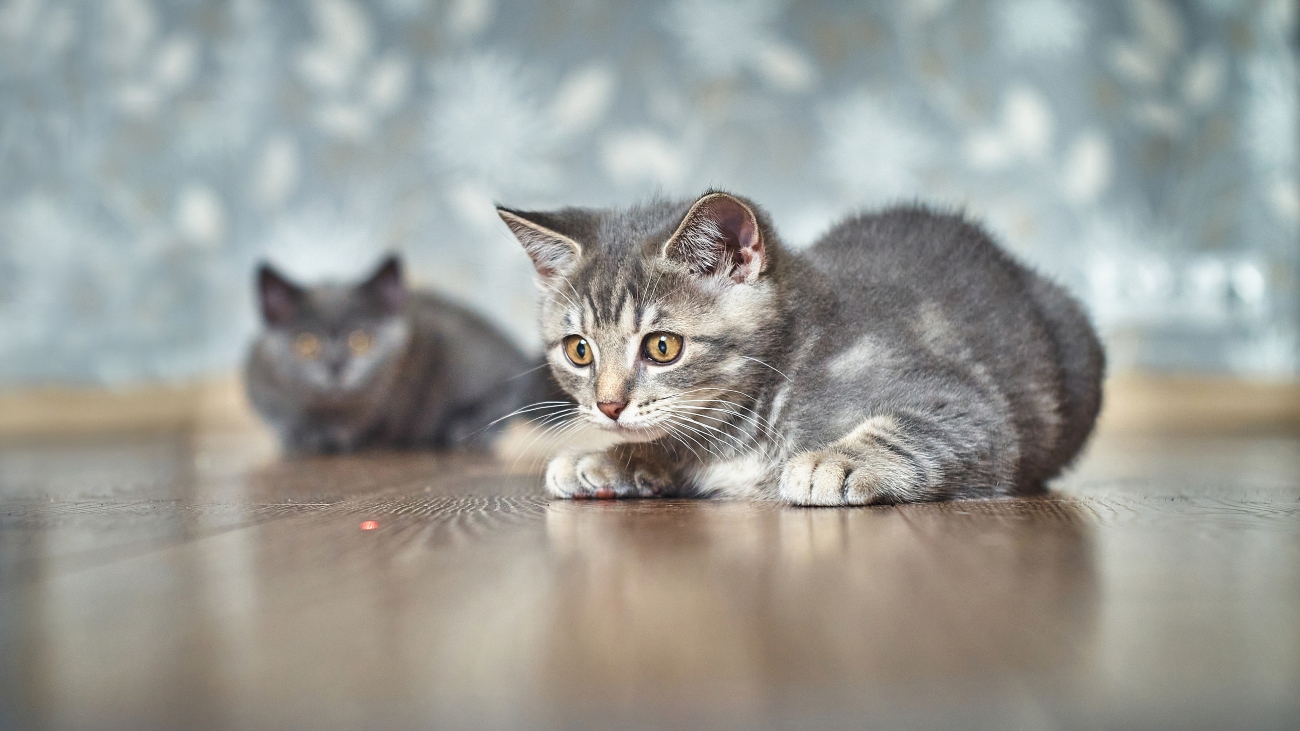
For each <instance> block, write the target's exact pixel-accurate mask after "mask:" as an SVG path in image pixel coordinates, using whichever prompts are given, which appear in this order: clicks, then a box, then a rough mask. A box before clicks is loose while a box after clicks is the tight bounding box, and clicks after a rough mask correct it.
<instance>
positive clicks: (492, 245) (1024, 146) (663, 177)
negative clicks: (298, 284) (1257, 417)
mask: <svg viewBox="0 0 1300 731" xmlns="http://www.w3.org/2000/svg"><path fill="white" fill-rule="evenodd" d="M1297 15H1298V12H1297V3H1296V2H1294V1H1292V0H1196V1H1194V2H1193V1H1191V0H1188V1H1186V2H1172V1H1170V0H1109V1H1106V2H1083V1H1082V0H974V1H969V2H966V1H960V0H906V1H904V0H891V1H888V2H870V3H868V2H832V1H822V2H807V1H801V2H798V3H795V2H781V1H780V0H695V1H686V0H681V1H678V2H667V3H642V2H628V1H625V2H597V1H595V0H551V1H548V2H534V1H531V0H529V1H524V0H451V1H439V0H375V1H374V2H362V1H361V0H281V1H277V2H271V1H269V0H228V1H220V2H219V1H216V0H213V1H211V2H208V1H200V0H189V1H187V0H170V1H167V2H164V1H162V0H102V1H101V0H83V1H78V0H3V3H2V4H0V386H4V387H19V386H26V385H49V384H108V385H115V386H119V385H130V384H141V383H151V382H181V381H186V380H191V379H196V378H202V377H207V376H210V375H215V374H221V373H227V372H230V371H231V370H232V369H234V368H235V367H236V366H237V365H238V364H239V362H240V360H241V359H242V352H243V347H244V345H245V344H246V342H247V341H248V339H249V338H250V336H251V334H252V333H253V332H254V331H255V328H256V320H255V314H254V307H253V301H252V293H251V270H252V267H253V266H254V264H255V262H257V261H258V260H260V259H262V258H264V257H269V258H270V259H272V260H273V261H275V262H278V263H279V264H281V265H282V266H283V267H284V268H285V269H286V270H287V271H288V272H289V273H291V274H293V275H296V276H298V277H302V278H307V279H314V278H320V277H352V276H358V275H360V274H361V273H362V272H363V271H364V270H365V269H366V268H368V267H369V266H371V265H372V264H373V262H374V261H375V260H376V259H377V258H378V256H379V255H380V253H381V252H382V251H385V250H396V251H400V252H402V253H403V254H404V255H405V256H406V258H407V261H408V263H409V265H410V271H411V273H412V275H413V277H414V278H415V279H416V280H417V281H419V282H421V283H424V284H427V285H430V286H432V287H435V288H437V289H439V290H440V291H442V292H444V293H446V294H447V295H449V296H451V297H454V298H456V299H458V300H461V301H464V302H467V303H470V304H472V305H474V306H476V307H478V308H480V309H482V310H483V311H485V312H487V313H488V314H489V315H490V316H491V317H492V318H493V319H494V320H495V321H497V322H498V323H500V324H501V325H503V326H504V327H506V328H507V329H509V330H510V331H511V332H512V333H513V334H514V335H515V336H516V337H517V338H518V340H519V341H520V342H521V343H524V344H532V343H533V342H534V339H533V335H532V329H533V322H534V311H533V302H534V297H533V289H532V287H531V285H530V282H529V280H530V277H531V269H530V266H529V264H528V261H527V259H526V257H525V256H523V254H522V253H521V252H520V251H519V250H518V248H517V245H516V244H515V243H514V241H513V240H512V239H510V238H509V235H508V233H507V232H506V230H505V228H504V227H503V226H502V225H501V224H500V223H499V222H498V220H497V219H496V217H495V215H494V213H493V208H492V202H493V201H494V200H496V201H501V202H505V203H509V204H511V205H514V206H522V207H540V206H555V205H562V204H579V205H608V204H623V203H628V202H631V201H634V200H636V199H638V198H642V197H644V196H647V195H650V194H653V193H656V192H661V193H664V194H668V195H674V196H676V195H682V196H688V195H694V194H698V193H699V192H701V191H702V190H703V189H705V188H706V187H708V186H722V187H726V188H728V189H731V190H734V191H737V192H741V193H744V194H747V195H749V196H752V197H754V198H756V199H758V200H759V201H761V202H762V203H763V204H764V205H766V206H767V207H768V208H769V209H770V211H771V213H772V214H773V217H774V219H775V221H776V223H777V225H778V228H779V229H780V230H781V232H782V234H783V236H784V237H785V238H786V240H787V241H788V242H790V243H792V244H794V245H804V244H807V243H808V242H810V241H812V240H813V239H814V238H815V237H816V236H817V235H818V233H819V232H820V231H822V230H824V229H825V228H826V226H827V225H828V224H829V223H831V222H832V221H834V220H835V219H836V218H838V217H840V216H842V215H844V214H846V213H848V212H850V211H852V210H855V209H859V208H862V207H870V206H876V205H880V204H883V203H888V202H891V201H910V200H916V199H919V200H922V201H926V202H931V203H934V204H936V205H940V206H944V207H961V208H964V209H966V210H967V211H969V212H970V213H971V214H972V215H974V216H977V217H979V218H980V219H982V220H984V221H986V222H987V225H988V226H989V228H991V229H992V230H993V231H994V232H995V233H996V234H997V235H998V236H1000V237H1001V239H1002V240H1003V241H1004V242H1005V243H1006V244H1007V246H1008V247H1009V248H1010V249H1012V250H1013V251H1015V252H1016V253H1017V254H1019V255H1020V256H1022V257H1023V258H1025V259H1027V260H1029V261H1031V262H1033V263H1034V264H1036V265H1037V266H1039V267H1040V268H1042V269H1043V270H1045V271H1047V272H1049V273H1051V274H1052V275H1054V276H1056V277H1057V278H1059V279H1060V280H1062V281H1064V282H1066V283H1068V284H1069V285H1070V286H1071V287H1073V288H1074V290H1075V291H1076V292H1078V293H1079V294H1080V295H1081V296H1082V297H1083V298H1084V299H1085V300H1086V301H1087V302H1088V304H1089V305H1090V306H1091V308H1092V312H1093V314H1094V317H1095V319H1096V320H1097V322H1098V324H1099V325H1100V326H1101V327H1102V329H1103V330H1104V332H1105V334H1106V337H1107V339H1108V341H1109V343H1110V347H1111V352H1112V362H1113V363H1114V364H1115V365H1116V367H1117V368H1119V369H1123V368H1134V367H1141V368H1147V369H1165V370H1177V371H1200V372H1212V373H1225V374H1240V375H1248V376H1275V377H1276V376H1291V375H1295V374H1296V373H1297V370H1298V369H1300V327H1298V326H1300V290H1298V286H1297V270H1298V268H1300V170H1298V168H1300V165H1298V163H1300V154H1298V152H1297V140H1298V138H1300V114H1298V111H1297V110H1298V108H1300V81H1298V80H1297Z"/></svg>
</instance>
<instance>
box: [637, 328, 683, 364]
mask: <svg viewBox="0 0 1300 731" xmlns="http://www.w3.org/2000/svg"><path fill="white" fill-rule="evenodd" d="M641 350H643V351H644V352H645V357H647V358H649V359H650V360H652V361H654V362H656V363H660V364H665V365H666V364H668V363H672V362H673V361H675V360H677V356H679V355H681V354H682V336H681V335H675V334H673V333H650V334H649V335H647V336H645V341H644V342H642V344H641Z"/></svg>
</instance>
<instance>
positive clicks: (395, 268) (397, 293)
mask: <svg viewBox="0 0 1300 731" xmlns="http://www.w3.org/2000/svg"><path fill="white" fill-rule="evenodd" d="M361 289H363V290H364V291H366V292H367V293H369V294H370V295H371V296H372V297H374V298H375V301H377V302H378V303H379V305H380V307H382V308H383V310H384V312H386V313H388V314H390V315H395V314H397V313H399V312H401V311H402V309H403V308H405V307H406V283H405V282H404V281H403V280H402V260H401V259H400V258H398V257H397V255H395V254H390V255H389V256H388V257H387V258H385V259H384V260H383V262H381V263H380V264H379V268H377V269H376V270H375V273H374V274H372V275H370V278H369V279H367V280H366V281H365V282H364V283H362V285H361Z"/></svg>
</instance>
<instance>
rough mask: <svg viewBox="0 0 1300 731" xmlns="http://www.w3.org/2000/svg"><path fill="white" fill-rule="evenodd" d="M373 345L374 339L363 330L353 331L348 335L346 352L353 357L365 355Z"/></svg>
mask: <svg viewBox="0 0 1300 731" xmlns="http://www.w3.org/2000/svg"><path fill="white" fill-rule="evenodd" d="M374 344H375V339H374V338H372V337H370V333H368V332H366V331H365V330H353V331H352V332H351V333H349V334H348V350H350V351H352V354H353V355H365V354H366V352H367V351H368V350H370V348H371V346H373V345H374Z"/></svg>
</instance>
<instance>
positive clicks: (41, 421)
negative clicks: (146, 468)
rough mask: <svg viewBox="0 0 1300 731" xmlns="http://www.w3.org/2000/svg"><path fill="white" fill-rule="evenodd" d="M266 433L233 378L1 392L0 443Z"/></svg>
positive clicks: (240, 383) (240, 384)
mask: <svg viewBox="0 0 1300 731" xmlns="http://www.w3.org/2000/svg"><path fill="white" fill-rule="evenodd" d="M264 428H265V427H263V426H262V424H261V422H260V421H259V420H258V418H257V416H256V415H255V414H254V413H253V411H252V408H251V407H250V406H249V404H248V400H247V399H246V398H245V396H244V388H243V384H242V382H241V381H240V379H239V378H237V377H235V376H226V377H220V378H213V379H208V380H203V381H198V382H194V383H189V384H183V385H166V386H162V385H159V386H135V387H130V388H121V389H108V388H71V387H62V388H58V387H47V388H33V389H21V390H10V391H5V392H0V439H15V438H29V437H32V438H42V437H56V436H82V435H94V434H107V433H132V432H158V431H192V430H199V431H249V430H261V429H264Z"/></svg>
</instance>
